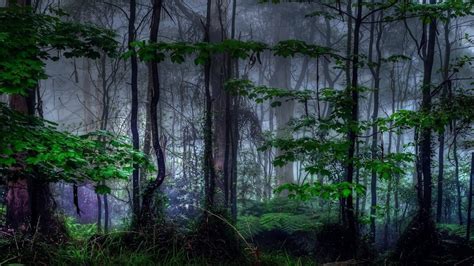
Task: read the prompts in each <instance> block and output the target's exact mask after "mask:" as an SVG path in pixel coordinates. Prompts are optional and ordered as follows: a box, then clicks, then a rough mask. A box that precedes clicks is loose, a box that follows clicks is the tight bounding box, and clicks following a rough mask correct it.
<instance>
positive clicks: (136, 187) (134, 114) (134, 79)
mask: <svg viewBox="0 0 474 266" xmlns="http://www.w3.org/2000/svg"><path fill="white" fill-rule="evenodd" d="M136 5H137V4H136V0H130V15H129V21H128V45H129V49H131V50H134V48H133V47H132V46H131V45H132V43H133V42H134V41H135V40H136V32H135V31H136V29H135V20H136ZM130 64H131V94H132V110H131V116H130V117H131V119H130V130H131V132H132V145H133V149H135V150H137V151H138V150H139V149H140V139H139V138H140V136H139V133H138V58H137V56H136V54H135V53H132V56H131V57H130ZM132 191H133V192H132V207H133V215H134V219H135V220H136V219H138V217H139V215H140V169H139V166H138V164H134V165H133V174H132Z"/></svg>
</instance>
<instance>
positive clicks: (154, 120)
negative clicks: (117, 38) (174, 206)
mask: <svg viewBox="0 0 474 266" xmlns="http://www.w3.org/2000/svg"><path fill="white" fill-rule="evenodd" d="M161 9H162V0H153V13H152V21H151V28H150V41H151V42H157V41H158V32H159V28H160V16H161ZM150 75H151V77H152V78H151V80H152V88H153V89H152V91H151V103H150V111H149V112H150V125H151V139H152V142H153V150H154V151H155V157H156V161H157V168H158V173H157V176H156V178H155V180H154V181H153V182H150V183H149V184H148V186H147V187H146V189H145V191H144V192H143V199H142V210H141V218H140V222H141V224H142V225H144V224H145V223H147V222H150V221H151V220H152V219H151V218H152V217H151V216H152V208H151V204H152V201H153V195H154V193H155V191H156V190H157V189H158V188H159V187H160V186H161V184H162V183H163V181H164V180H165V176H166V172H165V170H166V168H165V166H166V165H165V158H164V153H163V148H162V147H161V144H160V138H159V132H158V113H157V108H158V102H159V100H160V78H159V72H158V62H151V73H150Z"/></svg>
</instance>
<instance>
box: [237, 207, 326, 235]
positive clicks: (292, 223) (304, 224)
mask: <svg viewBox="0 0 474 266" xmlns="http://www.w3.org/2000/svg"><path fill="white" fill-rule="evenodd" d="M321 225H322V223H320V222H318V221H317V220H316V219H315V218H314V217H312V216H309V215H306V214H299V215H295V214H292V213H282V212H279V213H267V214H264V215H262V216H261V217H256V216H241V217H240V218H239V221H238V223H237V228H238V230H239V231H240V232H241V233H242V235H243V236H244V237H245V238H252V237H254V236H255V235H258V234H260V233H262V232H265V231H273V230H279V231H282V232H285V233H286V234H289V235H290V234H293V233H295V232H298V231H308V232H309V231H315V230H317V229H318V228H319V227H320V226H321Z"/></svg>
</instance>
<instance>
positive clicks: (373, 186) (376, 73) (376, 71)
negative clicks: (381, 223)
mask: <svg viewBox="0 0 474 266" xmlns="http://www.w3.org/2000/svg"><path fill="white" fill-rule="evenodd" d="M372 2H373V1H372ZM377 20H379V21H381V20H382V16H380V18H377ZM375 21H376V18H375V14H372V23H371V27H370V46H369V63H372V64H371V65H373V63H375V67H374V66H370V71H371V73H372V77H373V79H374V93H373V103H374V109H373V112H372V123H373V124H372V145H371V156H372V160H377V159H378V158H379V155H378V147H377V141H378V127H377V123H376V121H377V119H378V116H379V95H380V94H379V91H380V68H381V63H382V61H381V59H382V53H381V50H380V41H381V39H382V33H383V32H382V22H379V23H377V26H378V27H377V36H376V39H375V30H376V29H375V26H376V22H375ZM374 41H375V43H374ZM374 47H375V50H376V59H375V60H376V61H373V48H374ZM370 194H371V205H370V233H371V240H372V241H373V242H374V241H375V233H376V230H375V229H376V228H375V216H376V213H375V212H376V207H377V172H376V169H372V176H371V182H370Z"/></svg>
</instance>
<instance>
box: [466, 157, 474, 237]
mask: <svg viewBox="0 0 474 266" xmlns="http://www.w3.org/2000/svg"><path fill="white" fill-rule="evenodd" d="M473 183H474V152H473V153H472V154H471V176H470V178H469V194H468V195H467V222H466V223H467V224H466V239H467V240H470V239H471V223H472V220H471V219H472V216H471V215H472V198H473V196H474V195H473V194H472V193H473V192H472V186H473V185H474V184H473Z"/></svg>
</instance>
